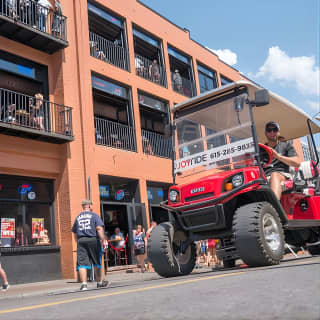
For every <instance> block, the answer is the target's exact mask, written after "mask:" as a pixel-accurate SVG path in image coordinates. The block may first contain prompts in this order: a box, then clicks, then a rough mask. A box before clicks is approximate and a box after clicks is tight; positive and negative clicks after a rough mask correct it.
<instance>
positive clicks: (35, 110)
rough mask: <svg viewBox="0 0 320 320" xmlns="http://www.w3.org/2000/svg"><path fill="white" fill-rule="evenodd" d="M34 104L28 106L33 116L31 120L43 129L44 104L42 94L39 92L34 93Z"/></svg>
mask: <svg viewBox="0 0 320 320" xmlns="http://www.w3.org/2000/svg"><path fill="white" fill-rule="evenodd" d="M34 96H35V98H36V104H35V105H34V106H33V107H32V108H30V105H29V108H30V113H31V114H32V116H33V121H34V123H35V125H36V127H37V128H39V129H41V130H44V129H45V128H44V105H43V95H42V94H41V93H36V94H35V95H34Z"/></svg>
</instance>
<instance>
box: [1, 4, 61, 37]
mask: <svg viewBox="0 0 320 320" xmlns="http://www.w3.org/2000/svg"><path fill="white" fill-rule="evenodd" d="M0 15H2V16H4V17H6V18H9V19H12V21H14V22H18V23H22V24H24V25H26V26H29V27H30V28H34V29H36V30H38V31H42V32H44V33H46V34H49V35H51V36H54V37H55V38H58V39H61V40H64V41H67V32H66V26H67V18H66V17H65V16H63V15H61V14H59V12H58V11H54V10H53V9H52V8H49V7H44V6H41V5H39V4H38V3H37V1H35V0H19V1H18V0H0Z"/></svg>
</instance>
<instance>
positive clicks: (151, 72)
mask: <svg viewBox="0 0 320 320" xmlns="http://www.w3.org/2000/svg"><path fill="white" fill-rule="evenodd" d="M134 64H135V68H136V74H137V75H138V76H140V77H142V78H145V79H147V80H150V81H152V82H154V83H158V84H160V85H161V86H163V87H166V85H167V80H166V71H165V68H164V67H163V66H162V65H159V64H158V61H157V63H153V61H152V60H150V59H148V58H145V57H143V56H141V55H139V54H135V55H134Z"/></svg>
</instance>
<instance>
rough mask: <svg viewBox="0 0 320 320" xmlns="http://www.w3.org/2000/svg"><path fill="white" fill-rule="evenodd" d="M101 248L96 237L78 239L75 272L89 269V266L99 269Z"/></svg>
mask: <svg viewBox="0 0 320 320" xmlns="http://www.w3.org/2000/svg"><path fill="white" fill-rule="evenodd" d="M102 252H103V250H102V247H101V244H100V241H99V239H97V238H96V237H82V238H80V239H78V247H77V270H79V268H85V269H91V265H93V266H94V267H98V268H101V256H102Z"/></svg>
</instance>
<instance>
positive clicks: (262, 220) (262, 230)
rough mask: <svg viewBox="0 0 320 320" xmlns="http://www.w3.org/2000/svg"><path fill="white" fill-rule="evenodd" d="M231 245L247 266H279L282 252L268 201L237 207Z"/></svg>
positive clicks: (277, 220)
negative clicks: (233, 244) (233, 239)
mask: <svg viewBox="0 0 320 320" xmlns="http://www.w3.org/2000/svg"><path fill="white" fill-rule="evenodd" d="M233 230H234V236H235V246H236V248H237V251H238V253H239V256H240V258H241V259H242V260H243V261H244V263H246V264H247V265H248V266H255V267H258V266H270V265H275V264H279V263H280V260H281V259H282V257H283V253H284V234H283V228H282V224H281V221H280V218H279V216H278V214H277V212H276V210H275V209H274V208H273V206H272V205H271V204H270V203H268V202H256V203H251V204H247V205H245V206H242V207H240V208H239V209H238V210H237V211H236V213H235V215H234V218H233Z"/></svg>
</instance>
